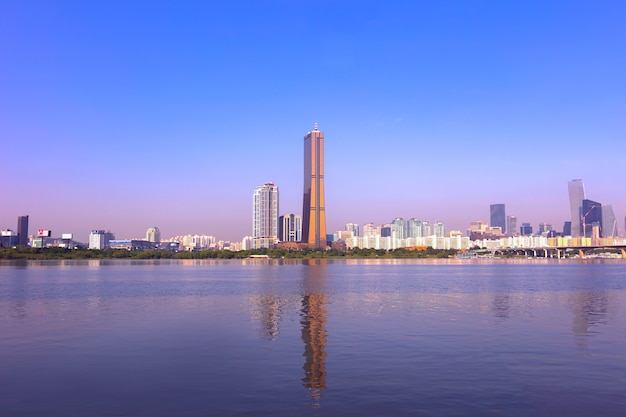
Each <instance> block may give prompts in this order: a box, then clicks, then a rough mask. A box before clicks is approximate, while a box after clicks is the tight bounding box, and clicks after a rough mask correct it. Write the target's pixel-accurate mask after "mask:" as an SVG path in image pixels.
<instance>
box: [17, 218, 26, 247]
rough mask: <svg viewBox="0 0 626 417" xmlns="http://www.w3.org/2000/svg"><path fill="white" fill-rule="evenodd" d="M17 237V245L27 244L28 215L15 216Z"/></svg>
mask: <svg viewBox="0 0 626 417" xmlns="http://www.w3.org/2000/svg"><path fill="white" fill-rule="evenodd" d="M17 237H18V242H19V243H18V245H20V246H28V216H19V217H18V218H17Z"/></svg>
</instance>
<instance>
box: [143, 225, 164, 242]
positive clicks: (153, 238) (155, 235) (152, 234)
mask: <svg viewBox="0 0 626 417" xmlns="http://www.w3.org/2000/svg"><path fill="white" fill-rule="evenodd" d="M146 240H147V241H148V242H155V243H160V242H161V231H160V230H159V228H158V227H156V226H152V227H149V228H148V230H147V231H146Z"/></svg>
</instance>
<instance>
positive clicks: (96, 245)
mask: <svg viewBox="0 0 626 417" xmlns="http://www.w3.org/2000/svg"><path fill="white" fill-rule="evenodd" d="M107 237H108V236H107V233H106V232H105V231H104V230H92V231H91V233H90V234H89V249H98V250H103V249H107V248H108V247H109V240H108V239H107Z"/></svg>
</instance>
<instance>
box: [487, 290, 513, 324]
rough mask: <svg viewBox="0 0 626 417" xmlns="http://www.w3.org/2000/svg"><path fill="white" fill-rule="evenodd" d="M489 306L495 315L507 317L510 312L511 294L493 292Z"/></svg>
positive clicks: (502, 317)
mask: <svg viewBox="0 0 626 417" xmlns="http://www.w3.org/2000/svg"><path fill="white" fill-rule="evenodd" d="M491 308H492V310H493V315H494V316H495V317H497V318H500V319H508V318H509V315H510V313H511V294H502V293H500V294H494V296H493V301H492V303H491Z"/></svg>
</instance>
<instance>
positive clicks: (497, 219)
mask: <svg viewBox="0 0 626 417" xmlns="http://www.w3.org/2000/svg"><path fill="white" fill-rule="evenodd" d="M489 212H490V217H489V226H491V227H500V229H501V230H502V233H506V230H507V229H506V214H505V210H504V204H492V205H490V206H489Z"/></svg>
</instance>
